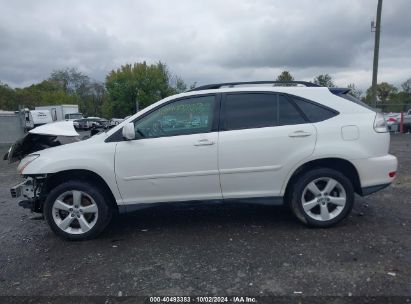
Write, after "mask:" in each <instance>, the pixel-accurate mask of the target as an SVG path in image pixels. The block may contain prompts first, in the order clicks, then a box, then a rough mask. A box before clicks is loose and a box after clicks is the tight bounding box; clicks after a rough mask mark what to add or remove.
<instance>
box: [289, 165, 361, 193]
mask: <svg viewBox="0 0 411 304" xmlns="http://www.w3.org/2000/svg"><path fill="white" fill-rule="evenodd" d="M315 168H329V169H334V170H336V171H338V172H341V173H342V174H344V175H345V176H346V177H347V178H348V179H349V180H351V181H352V184H353V187H354V191H355V192H356V193H357V194H360V195H362V189H361V181H360V176H359V174H358V171H357V169H356V168H355V166H354V165H353V164H352V163H351V162H350V161H348V160H346V159H343V158H338V157H327V158H320V159H314V160H310V161H308V162H306V163H304V164H302V165H300V166H299V167H298V168H297V169H295V170H294V172H293V174H291V176H290V177H289V179H288V181H287V183H286V187H285V191H284V198H285V199H288V198H289V194H290V191H291V189H292V186H293V184H294V183H295V181H296V180H297V179H298V177H299V176H301V175H302V174H304V173H305V172H308V171H310V170H313V169H315Z"/></svg>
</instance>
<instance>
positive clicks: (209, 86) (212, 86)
mask: <svg viewBox="0 0 411 304" xmlns="http://www.w3.org/2000/svg"><path fill="white" fill-rule="evenodd" d="M244 84H272V85H273V86H274V85H276V84H301V85H305V86H306V87H320V86H319V85H317V84H315V83H312V82H308V81H273V80H268V81H245V82H225V83H215V84H207V85H203V86H200V87H197V88H194V89H191V90H189V91H187V92H192V91H202V90H212V89H219V88H221V87H231V88H233V87H235V86H237V85H244Z"/></svg>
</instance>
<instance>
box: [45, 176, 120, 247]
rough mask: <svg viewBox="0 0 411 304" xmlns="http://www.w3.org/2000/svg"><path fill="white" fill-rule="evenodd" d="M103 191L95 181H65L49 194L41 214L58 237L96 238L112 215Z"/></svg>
mask: <svg viewBox="0 0 411 304" xmlns="http://www.w3.org/2000/svg"><path fill="white" fill-rule="evenodd" d="M104 194H105V193H104V191H102V190H101V189H100V188H99V187H97V186H95V185H94V184H91V183H87V182H83V181H81V182H80V181H76V180H72V181H67V182H65V183H62V184H60V185H58V186H57V187H55V188H54V189H52V190H51V191H50V193H49V194H48V196H47V199H46V201H45V203H44V217H45V219H46V221H47V223H48V225H49V226H50V228H51V230H52V231H53V232H54V233H55V234H57V235H58V236H59V237H61V238H64V239H66V240H71V241H80V240H89V239H92V238H95V237H97V236H98V235H99V234H100V233H101V232H102V231H103V230H104V228H106V226H107V225H108V224H109V223H110V220H111V218H112V214H113V212H112V210H111V208H110V204H109V201H107V197H108V196H107V195H104ZM63 228H64V229H63Z"/></svg>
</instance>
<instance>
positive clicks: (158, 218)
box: [101, 203, 304, 238]
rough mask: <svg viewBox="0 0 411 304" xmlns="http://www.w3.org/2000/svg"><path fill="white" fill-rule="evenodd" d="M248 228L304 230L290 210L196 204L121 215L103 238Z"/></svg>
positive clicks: (263, 206) (286, 208)
mask: <svg viewBox="0 0 411 304" xmlns="http://www.w3.org/2000/svg"><path fill="white" fill-rule="evenodd" d="M245 226H264V227H266V226H278V227H283V228H285V227H287V229H288V228H290V227H294V229H299V228H301V227H304V226H303V225H302V224H301V223H299V222H298V221H297V220H296V219H295V217H294V215H293V214H292V212H291V211H290V210H289V208H288V207H287V206H266V205H256V204H246V203H241V204H236V203H221V204H203V203H199V204H198V205H196V204H195V203H193V204H191V205H187V206H184V205H183V206H182V205H174V204H170V205H169V206H168V205H162V206H155V207H149V208H146V209H142V210H139V211H136V212H133V213H127V214H121V215H118V216H116V217H115V218H114V219H113V221H112V222H111V224H110V225H109V227H107V229H106V231H105V232H104V233H103V235H102V236H101V237H103V238H115V237H122V236H126V235H128V234H129V233H130V232H131V233H132V232H137V231H139V232H141V231H142V232H146V231H160V232H161V231H162V232H164V231H168V230H175V229H179V230H180V229H181V230H184V231H189V230H198V229H200V230H203V229H207V230H210V229H211V230H212V229H213V228H216V229H218V228H235V227H245Z"/></svg>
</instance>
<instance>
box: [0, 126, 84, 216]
mask: <svg viewBox="0 0 411 304" xmlns="http://www.w3.org/2000/svg"><path fill="white" fill-rule="evenodd" d="M80 140H81V139H80V138H79V134H78V133H77V132H76V130H75V129H74V126H73V122H72V121H61V122H55V123H50V124H46V125H43V126H40V127H37V128H35V129H32V130H30V131H29V133H28V134H26V135H25V136H24V137H23V138H21V139H19V140H17V141H16V142H15V143H14V144H13V145H12V146H11V147H10V149H9V150H8V152H7V153H6V154H5V155H4V157H3V160H8V162H9V163H14V162H17V161H21V160H23V159H25V160H28V159H30V157H33V158H34V159H35V158H36V156H38V155H36V154H33V153H35V152H37V151H40V150H44V149H48V148H52V147H56V146H60V145H64V144H69V143H73V142H77V141H80ZM34 159H33V160H34ZM29 163H30V161H29V160H28V161H27V162H26V163H25V164H22V163H20V167H21V168H20V174H21V173H22V171H23V169H24V167H25V166H26V165H28V164H29ZM23 177H24V178H25V180H24V181H23V182H21V183H19V184H17V185H15V186H13V187H11V188H10V194H11V197H13V198H22V199H23V200H22V201H20V202H19V205H20V206H21V207H23V208H26V209H30V210H31V211H32V212H36V213H41V212H42V211H43V202H44V200H45V194H44V193H43V192H44V191H42V190H43V188H44V186H45V182H46V179H47V175H46V174H36V175H30V176H23Z"/></svg>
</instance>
